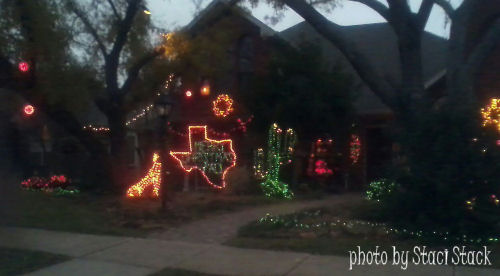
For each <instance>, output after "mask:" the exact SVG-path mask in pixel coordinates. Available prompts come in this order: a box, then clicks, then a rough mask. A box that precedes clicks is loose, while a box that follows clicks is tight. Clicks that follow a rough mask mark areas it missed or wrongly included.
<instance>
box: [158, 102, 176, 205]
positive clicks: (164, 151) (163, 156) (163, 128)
mask: <svg viewBox="0 0 500 276" xmlns="http://www.w3.org/2000/svg"><path fill="white" fill-rule="evenodd" d="M174 105H175V102H174V101H173V100H172V99H171V98H170V96H169V95H168V94H167V93H162V94H161V95H160V96H159V98H158V99H157V100H156V102H155V108H156V110H157V113H158V118H159V120H158V122H159V124H160V125H159V126H158V132H159V133H158V140H159V141H158V154H159V157H160V162H161V163H162V165H161V172H160V175H161V177H160V199H161V207H162V209H165V207H166V204H167V199H168V197H169V195H168V189H167V181H166V177H167V173H166V172H167V169H166V166H167V160H168V152H169V150H168V143H167V123H168V117H169V116H170V114H171V112H172V109H173V107H174Z"/></svg>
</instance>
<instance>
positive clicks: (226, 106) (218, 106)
mask: <svg viewBox="0 0 500 276" xmlns="http://www.w3.org/2000/svg"><path fill="white" fill-rule="evenodd" d="M213 111H214V114H215V116H217V117H227V116H228V115H229V114H230V113H231V112H233V99H231V98H230V97H229V95H227V94H221V95H219V96H217V99H215V101H213Z"/></svg>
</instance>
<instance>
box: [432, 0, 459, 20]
mask: <svg viewBox="0 0 500 276" xmlns="http://www.w3.org/2000/svg"><path fill="white" fill-rule="evenodd" d="M432 2H434V4H436V5H438V6H440V7H441V8H442V9H443V10H444V11H445V12H446V13H447V14H448V16H449V17H450V18H451V17H453V15H454V14H455V9H454V8H453V6H452V5H451V4H450V2H448V1H447V0H432Z"/></svg>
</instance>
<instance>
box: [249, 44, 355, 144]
mask: <svg viewBox="0 0 500 276" xmlns="http://www.w3.org/2000/svg"><path fill="white" fill-rule="evenodd" d="M275 44H276V48H275V50H274V51H273V53H271V54H270V56H271V61H270V62H269V64H268V66H267V68H265V69H263V70H260V71H259V72H257V73H256V76H255V79H254V81H253V83H254V86H255V87H254V88H253V89H252V93H246V94H245V96H246V98H247V99H246V100H245V102H247V103H248V104H249V105H250V106H249V107H250V108H251V110H253V112H255V113H256V114H259V118H262V119H261V120H257V122H256V123H257V124H259V128H262V129H265V128H267V127H269V125H270V124H271V123H272V122H279V123H280V124H283V125H285V126H287V127H291V128H293V129H295V130H297V132H298V133H300V135H301V137H302V138H304V139H307V140H310V139H315V138H318V137H321V136H323V135H325V134H330V135H336V134H345V133H346V132H347V131H346V129H349V126H350V124H351V122H352V120H353V117H352V115H353V114H352V111H353V110H352V105H351V104H352V100H353V98H354V95H353V93H352V92H353V82H352V81H351V78H350V77H349V76H348V75H347V74H345V73H343V72H342V70H341V69H340V68H338V67H334V66H332V65H330V64H325V63H324V62H323V60H324V59H323V55H322V53H321V48H319V46H317V45H315V44H307V43H305V44H302V45H300V46H299V48H298V49H295V48H292V47H290V46H289V45H285V44H283V43H280V42H276V43H275ZM325 99H326V100H325ZM333 118H334V119H333Z"/></svg>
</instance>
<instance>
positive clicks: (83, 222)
mask: <svg viewBox="0 0 500 276" xmlns="http://www.w3.org/2000/svg"><path fill="white" fill-rule="evenodd" d="M272 202H275V201H272V200H268V199H265V198H264V197H263V196H234V195H229V194H222V193H212V192H204V193H178V194H176V195H175V200H174V202H173V204H172V206H173V207H172V209H170V210H167V211H161V210H160V203H159V201H158V200H155V199H134V200H130V199H127V198H125V197H123V196H110V195H107V196H104V195H92V194H86V193H82V194H78V195H71V196H54V195H50V194H45V193H43V192H38V191H24V190H18V191H16V192H15V193H13V194H12V195H11V196H8V197H6V200H5V201H3V202H2V204H0V205H2V206H0V218H2V219H1V220H0V225H3V226H18V227H33V228H42V229H49V230H58V231H68V232H80V233H90V234H107V235H120V236H139V237H140V236H145V235H147V234H148V233H149V232H151V231H158V230H162V229H167V228H169V227H173V226H177V225H180V224H183V223H186V222H189V221H192V220H196V219H200V218H204V217H207V216H211V215H216V214H221V213H226V212H231V211H235V210H239V209H242V208H243V207H246V206H254V205H261V204H268V203H272Z"/></svg>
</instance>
